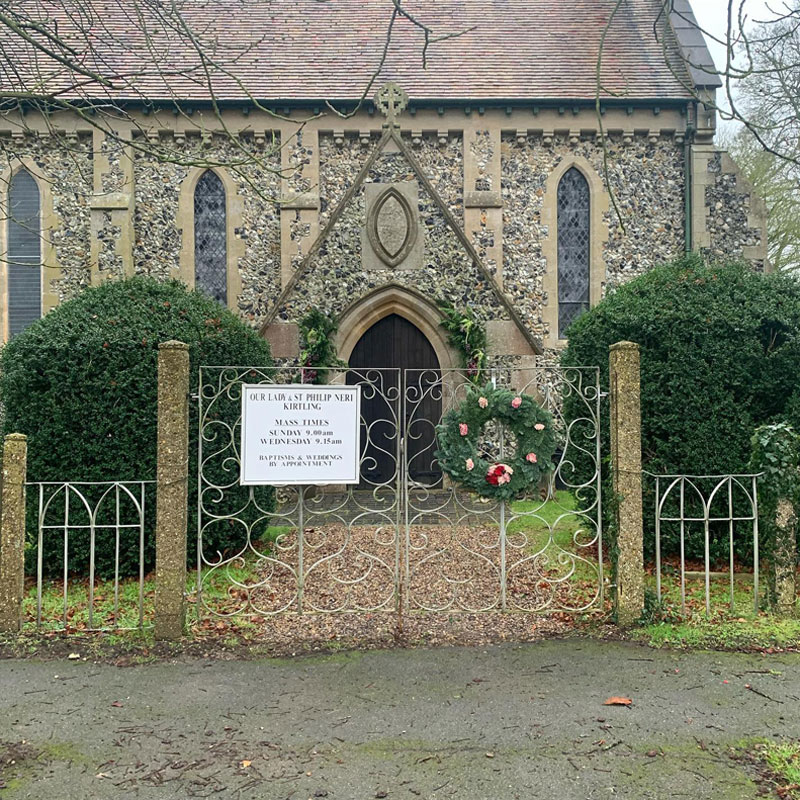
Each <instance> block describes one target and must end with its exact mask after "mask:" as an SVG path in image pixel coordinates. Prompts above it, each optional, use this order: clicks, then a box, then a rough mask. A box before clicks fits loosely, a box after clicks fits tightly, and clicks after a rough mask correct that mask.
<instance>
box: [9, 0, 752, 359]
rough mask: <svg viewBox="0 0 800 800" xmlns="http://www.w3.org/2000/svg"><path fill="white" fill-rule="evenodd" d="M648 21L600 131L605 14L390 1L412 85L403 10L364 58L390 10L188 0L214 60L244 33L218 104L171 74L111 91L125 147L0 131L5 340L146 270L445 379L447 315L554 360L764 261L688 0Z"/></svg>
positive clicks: (284, 341) (35, 128) (285, 355)
mask: <svg viewBox="0 0 800 800" xmlns="http://www.w3.org/2000/svg"><path fill="white" fill-rule="evenodd" d="M106 5H108V4H106ZM190 5H191V4H190ZM661 5H662V4H661V3H660V2H658V1H657V0H629V2H626V3H623V4H622V6H621V7H620V9H619V11H618V12H617V14H616V16H615V17H614V19H613V22H612V23H611V25H610V27H609V32H608V36H607V38H606V41H605V48H604V52H603V59H602V64H603V66H602V80H601V83H602V88H601V91H600V95H599V112H600V113H599V115H598V110H597V108H596V96H595V95H596V86H597V82H596V63H597V56H598V48H599V46H600V40H601V36H602V34H603V28H604V25H605V24H606V22H607V21H608V19H609V16H610V14H611V12H612V9H613V7H614V6H615V3H614V2H611V0H573V1H572V2H570V3H559V2H553V1H552V0H486V1H485V2H477V0H475V1H474V2H473V0H413V1H412V0H408V2H407V3H406V4H405V6H407V7H408V9H409V10H410V11H413V13H414V14H415V15H416V16H417V17H418V18H419V19H421V20H423V21H424V22H425V24H427V25H429V26H430V27H431V29H432V30H433V31H434V33H435V34H436V35H438V36H439V37H440V40H439V41H436V42H434V43H432V44H430V46H429V47H428V49H427V51H426V52H425V60H426V64H425V68H423V63H422V62H423V50H424V33H423V31H422V30H421V29H420V28H419V27H418V26H416V25H414V24H412V22H411V21H409V20H408V19H405V18H402V17H400V18H398V19H397V20H396V21H395V23H394V26H393V31H392V36H391V39H390V41H389V45H388V48H387V51H386V58H385V62H384V63H383V64H382V66H381V64H380V62H381V55H382V51H383V47H384V43H385V40H386V33H387V23H388V21H389V17H390V15H391V8H392V4H391V2H388V0H331V2H328V3H318V2H312V0H293V1H292V2H289V1H288V0H285V1H284V0H273V1H272V2H267V0H257V1H256V2H251V3H247V4H241V3H239V2H237V1H236V0H220V1H219V2H216V3H210V4H209V3H199V2H198V9H197V14H196V17H197V18H196V19H195V20H194V22H195V23H196V24H206V23H207V24H209V25H211V26H212V27H213V28H215V29H218V30H219V32H220V42H221V45H220V46H224V43H225V40H226V39H225V37H226V36H234V35H235V30H236V29H238V28H237V26H244V25H247V26H249V27H250V28H252V29H253V30H257V31H258V34H259V37H258V40H257V42H256V43H255V44H254V46H253V47H252V48H249V49H248V50H247V51H246V52H245V53H244V54H243V55H242V56H241V57H240V58H238V59H237V60H236V62H235V65H234V67H232V73H235V74H232V73H228V72H226V74H225V75H224V76H222V77H220V79H219V80H217V81H215V87H216V90H215V103H213V104H212V102H211V98H210V96H209V93H208V89H207V86H204V85H203V84H202V82H198V81H195V80H193V79H192V78H191V77H188V76H187V77H181V76H180V75H175V74H173V77H172V79H171V80H172V82H171V84H170V87H169V95H168V96H165V94H166V93H165V92H164V88H163V86H159V85H157V83H155V82H154V83H153V84H152V86H151V85H149V84H148V83H147V82H146V81H145V82H144V83H143V85H142V86H141V87H140V91H141V93H142V97H145V98H146V99H149V102H143V101H142V98H141V97H140V98H139V99H138V100H137V101H136V102H133V101H131V102H127V101H126V102H124V103H123V101H122V100H120V106H123V105H124V106H125V114H124V115H120V122H119V125H120V130H121V132H122V133H124V134H125V136H126V137H127V139H128V140H130V142H131V143H129V144H126V145H125V146H121V145H120V144H119V141H118V140H115V139H114V138H113V137H109V136H107V135H105V134H104V133H103V132H102V130H100V129H98V128H97V127H94V126H92V124H90V121H87V119H86V116H85V115H80V114H73V115H70V114H68V113H64V114H62V115H61V116H60V117H59V118H58V125H59V126H60V130H61V131H63V134H64V135H63V136H54V135H53V133H52V127H51V125H50V123H49V122H46V121H44V120H43V119H40V118H39V117H37V115H36V114H33V113H29V114H27V115H26V116H25V118H24V125H23V124H21V123H20V117H18V115H16V113H6V114H4V115H2V116H1V117H0V143H2V151H3V153H4V154H6V155H5V163H3V164H2V169H3V171H2V176H1V177H0V193H1V194H2V202H3V204H4V205H5V207H6V208H7V209H10V212H11V213H10V215H9V216H7V217H6V221H5V224H3V225H2V226H1V228H2V229H1V230H0V251H2V253H3V254H4V257H3V258H2V263H1V264H0V298H1V300H2V306H0V307H1V308H2V328H1V330H2V335H3V338H4V339H5V340H7V339H8V338H9V337H11V336H14V335H16V334H17V333H19V332H20V331H21V330H23V329H24V328H25V327H26V326H27V325H28V324H30V323H31V322H32V321H33V320H35V319H37V318H38V317H39V316H41V315H42V314H44V313H46V312H47V311H48V310H49V309H50V308H52V307H53V306H54V305H56V304H58V303H60V302H62V301H63V300H65V299H67V298H69V297H72V296H74V295H75V293H76V292H79V291H80V290H81V289H82V288H83V287H86V286H89V285H94V284H97V283H99V282H101V281H104V280H109V279H111V280H113V279H117V278H120V277H123V276H129V275H136V274H142V273H144V274H149V275H154V276H157V277H159V278H169V277H177V278H180V279H181V280H183V281H185V282H186V283H187V284H188V285H190V286H194V287H196V288H197V289H199V290H201V291H204V292H207V293H209V294H211V295H213V296H214V297H216V298H218V299H220V300H221V301H222V302H224V303H226V304H227V305H228V307H229V308H230V309H231V310H232V311H234V312H235V313H237V314H239V315H240V316H241V317H242V318H243V319H245V320H247V321H248V322H249V323H250V324H251V325H253V326H254V327H255V328H256V329H257V330H258V331H260V332H261V333H262V335H263V336H265V337H266V338H268V339H269V341H270V342H271V344H272V348H273V353H274V355H275V356H276V357H277V358H279V359H292V358H295V357H296V356H297V355H298V352H299V347H300V343H299V333H298V322H299V321H300V320H301V319H302V318H303V316H304V315H305V314H306V313H308V311H309V310H310V309H311V308H319V309H320V310H322V311H323V312H325V313H326V314H328V315H330V316H332V317H335V318H336V319H337V320H338V326H339V327H338V334H337V342H336V345H337V348H338V352H339V355H340V357H341V358H343V359H345V360H353V359H355V360H357V361H358V362H359V366H379V367H389V366H396V367H419V366H424V367H428V366H437V367H439V368H442V369H446V368H450V367H458V366H459V356H458V354H457V353H456V352H454V350H453V349H452V348H451V347H450V346H449V345H448V343H447V335H446V332H445V331H444V330H443V329H442V328H441V326H440V324H439V323H440V321H441V319H442V316H441V309H440V304H441V303H448V304H450V305H451V306H453V307H455V308H457V309H464V308H469V309H471V310H472V311H473V312H474V313H475V315H476V316H477V317H478V318H479V319H481V320H482V321H484V323H485V325H486V329H487V333H488V340H489V356H490V357H491V358H494V359H504V360H505V362H507V363H511V364H525V365H528V364H531V363H534V362H537V363H553V361H554V360H556V359H557V358H558V353H559V350H560V349H561V348H563V346H564V345H565V343H566V338H565V331H566V329H567V327H568V325H569V324H570V322H571V321H572V320H574V319H575V318H576V317H577V316H578V315H579V314H580V313H581V312H583V311H584V310H586V309H587V308H589V307H590V306H592V305H594V304H596V303H597V302H598V301H599V300H600V299H601V298H602V297H603V295H604V293H606V292H608V291H609V290H612V289H613V287H614V286H616V285H618V284H620V283H621V282H624V281H626V280H628V279H630V278H631V277H633V276H635V275H638V274H640V273H642V272H644V271H646V270H648V269H650V268H651V267H653V266H655V265H657V264H659V263H662V262H664V261H666V260H670V259H673V258H674V257H676V256H678V255H680V254H681V253H683V252H685V251H687V250H696V251H699V252H701V253H704V254H706V255H707V256H708V257H709V258H724V259H744V260H747V261H750V262H752V264H753V265H754V268H756V269H766V268H768V265H767V264H766V261H765V253H766V247H765V244H766V243H765V224H764V209H763V204H762V203H761V202H760V201H759V200H758V199H757V198H755V197H753V196H752V195H751V190H750V187H749V186H748V185H747V184H746V182H745V181H744V180H743V179H742V177H741V175H740V174H739V173H738V171H737V168H736V166H735V164H734V163H733V162H732V160H731V159H730V158H729V157H728V155H727V154H726V153H724V152H720V151H719V150H718V149H717V148H716V147H715V145H714V142H713V139H714V132H715V124H716V120H715V113H714V111H713V110H712V109H711V108H710V107H709V106H708V105H707V103H706V102H704V101H703V100H704V98H705V99H706V101H707V100H708V99H709V98H713V97H714V94H715V91H716V89H717V87H718V86H719V81H718V79H717V78H716V76H714V75H713V74H710V73H708V72H704V71H703V69H702V67H703V65H706V66H707V65H708V64H709V63H710V56H709V54H708V52H707V50H706V47H705V44H704V42H703V40H702V35H701V34H699V32H698V31H697V30H696V29H695V28H694V27H693V19H694V18H693V16H692V13H691V10H690V8H689V6H688V2H686V0H677V1H676V3H675V10H674V12H673V13H672V14H671V15H668V16H664V15H660V14H659V10H660V7H661ZM112 22H113V21H112ZM108 24H109V25H110V24H111V23H108ZM115 24H117V25H118V26H121V27H118V28H116V29H115V30H117V33H118V34H119V36H121V37H122V38H124V36H125V35H126V31H125V27H124V21H120V20H117V21H116V23H115ZM444 34H457V35H452V36H450V37H449V38H441V36H442V35H444ZM111 46H112V45H109V47H111ZM181 57H182V55H181V54H180V53H179V54H178V55H177V56H176V58H177V60H180V58H181ZM185 57H186V59H187V60H189V59H190V58H191V54H190V53H188V52H187V53H186V54H185ZM376 70H377V72H376ZM373 78H374V81H373V83H372V85H371V87H370V90H369V93H368V95H367V97H368V98H369V99H367V100H366V101H365V102H364V103H363V104H361V105H359V99H360V98H361V96H362V94H363V93H364V92H365V89H366V88H367V87H368V86H370V80H371V79H373ZM599 120H602V125H601V124H600V121H599ZM123 128H124V130H123ZM137 137H139V139H138V140H140V141H142V142H143V143H147V144H148V145H151V146H148V147H136V146H135V142H136V141H137ZM158 148H161V149H168V150H169V152H171V153H173V154H177V156H175V157H173V158H171V159H162V158H159V157H158V152H159V150H158ZM243 152H244V153H248V154H250V155H251V156H252V157H250V158H244V159H242V158H241V154H242V153H243ZM233 163H236V165H237V166H236V168H235V169H234V168H231V166H230V165H231V164H233ZM609 189H610V190H611V191H609ZM4 216H5V215H4ZM370 361H371V362H372V363H370ZM375 362H380V363H375Z"/></svg>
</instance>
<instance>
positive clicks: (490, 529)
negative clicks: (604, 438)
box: [197, 367, 604, 617]
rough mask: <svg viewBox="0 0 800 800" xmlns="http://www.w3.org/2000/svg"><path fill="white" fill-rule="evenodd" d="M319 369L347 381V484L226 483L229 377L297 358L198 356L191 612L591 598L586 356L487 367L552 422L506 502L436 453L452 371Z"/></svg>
mask: <svg viewBox="0 0 800 800" xmlns="http://www.w3.org/2000/svg"><path fill="white" fill-rule="evenodd" d="M318 372H319V374H320V375H323V376H324V381H325V382H327V383H329V384H339V385H345V384H347V385H359V386H361V391H362V417H361V421H360V430H361V443H360V453H361V481H360V483H359V484H358V485H353V486H327V487H279V488H277V489H273V488H270V487H252V486H248V487H242V486H240V485H239V470H240V451H239V447H240V442H239V440H240V432H241V387H242V384H245V383H247V384H253V383H260V384H286V383H291V382H293V381H295V380H297V378H298V375H297V370H296V369H290V368H285V369H283V368H282V369H274V370H273V369H269V370H265V369H256V368H250V367H202V368H201V370H200V381H199V437H198V507H197V608H198V610H199V611H200V613H212V614H215V615H220V616H234V615H252V616H262V617H263V616H271V615H276V614H280V613H284V612H322V613H332V612H375V611H387V612H397V611H401V610H402V611H407V612H415V611H419V612H424V611H433V612H437V611H438V612H441V611H464V612H482V611H528V612H532V611H537V612H544V611H551V610H561V611H572V612H577V611H588V610H591V609H599V608H602V607H603V597H604V586H603V583H604V573H603V542H602V523H601V520H602V501H601V490H600V486H601V476H600V411H601V392H600V386H599V370H598V369H596V368H571V367H570V368H562V367H536V368H530V369H511V368H507V369H505V368H504V369H494V370H492V371H491V375H492V380H493V381H494V382H495V383H497V384H498V385H503V386H508V387H510V388H512V387H513V388H514V389H515V390H516V391H518V392H527V393H530V394H532V395H533V396H535V397H536V398H537V400H538V401H539V402H540V403H541V404H542V405H543V406H544V407H545V408H547V409H548V410H549V411H551V412H552V413H553V416H554V420H555V427H556V429H557V431H558V433H559V438H560V445H561V446H560V450H559V452H558V454H557V463H556V464H555V465H554V471H553V473H552V474H551V476H550V478H549V480H548V481H547V483H546V484H545V485H543V486H540V487H534V488H533V489H532V490H531V491H530V493H529V495H528V496H526V497H524V498H520V499H519V500H517V501H515V502H513V503H501V502H495V501H487V500H485V499H482V498H478V497H475V496H472V495H469V494H468V493H465V492H463V491H462V490H460V489H459V488H458V487H457V486H454V485H452V483H451V482H450V481H449V480H448V479H447V477H446V476H443V475H442V472H441V469H440V468H439V466H438V462H437V460H436V447H437V445H436V434H435V430H436V425H437V424H438V423H439V422H440V419H441V415H442V414H443V413H445V412H446V411H447V410H448V409H450V408H453V407H454V406H455V405H457V404H459V403H460V402H462V400H463V399H464V397H465V396H466V392H467V389H468V388H469V387H470V386H471V384H470V383H468V381H467V379H466V377H465V375H464V373H463V372H460V371H455V370H454V371H441V370H404V371H402V372H401V370H398V369H380V368H375V369H364V368H360V369H328V370H318ZM565 409H566V410H567V413H565ZM482 447H484V448H486V449H487V452H490V453H493V454H496V455H498V456H501V455H503V456H506V457H507V456H508V455H509V454H510V453H512V452H513V448H514V447H515V442H514V441H513V437H509V436H508V435H507V434H506V433H505V432H504V431H503V430H502V429H499V430H491V429H489V428H488V426H487V429H486V430H485V431H484V436H483V444H482Z"/></svg>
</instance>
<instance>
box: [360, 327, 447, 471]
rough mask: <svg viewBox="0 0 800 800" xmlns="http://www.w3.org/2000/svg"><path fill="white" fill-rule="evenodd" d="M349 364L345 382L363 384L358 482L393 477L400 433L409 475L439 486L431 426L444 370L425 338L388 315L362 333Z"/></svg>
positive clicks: (439, 401) (437, 413)
mask: <svg viewBox="0 0 800 800" xmlns="http://www.w3.org/2000/svg"><path fill="white" fill-rule="evenodd" d="M349 364H350V370H351V371H350V372H349V373H348V383H352V384H355V383H361V384H362V386H363V387H364V388H363V389H362V399H361V414H362V420H363V421H362V431H361V441H362V466H361V477H362V483H363V484H364V485H365V486H370V485H376V484H378V485H380V484H387V483H391V482H393V481H394V480H395V478H396V474H397V468H398V459H397V452H398V443H399V442H398V435H399V436H400V437H402V438H403V439H404V441H405V447H406V463H407V465H408V476H409V478H411V479H412V480H413V481H415V482H418V483H422V484H424V485H426V486H436V485H438V484H439V483H440V482H441V470H440V469H439V467H438V464H437V463H436V460H435V458H434V456H433V454H434V451H435V450H436V441H435V432H434V427H435V426H436V425H437V424H438V422H439V420H440V419H441V415H442V399H441V395H442V393H441V376H442V373H441V365H440V363H439V358H438V357H437V355H436V351H435V350H434V348H433V346H432V344H431V343H430V341H429V340H428V338H427V337H426V336H425V334H424V333H423V332H422V331H421V330H420V329H419V328H418V327H417V326H416V325H414V323H413V322H411V321H409V320H408V319H406V318H405V317H403V316H401V315H400V314H394V313H393V314H387V315H386V316H384V317H383V318H381V319H379V320H378V321H377V322H375V323H374V324H373V325H371V326H370V327H369V328H368V329H367V330H366V331H365V332H364V333H363V334H362V335H361V337H360V338H359V339H358V341H357V342H356V344H355V346H354V347H353V349H352V351H351V353H350V357H349Z"/></svg>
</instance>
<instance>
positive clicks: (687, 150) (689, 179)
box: [683, 103, 697, 253]
mask: <svg viewBox="0 0 800 800" xmlns="http://www.w3.org/2000/svg"><path fill="white" fill-rule="evenodd" d="M693 112H694V113H693ZM696 112H697V106H696V105H693V104H692V103H690V104H689V105H688V106H687V107H686V134H685V136H684V139H683V160H684V177H685V180H684V197H683V217H684V220H683V241H684V251H685V252H686V253H691V252H692V235H693V232H692V213H693V208H692V183H693V175H692V142H693V140H694V133H695V125H694V118H695V115H696Z"/></svg>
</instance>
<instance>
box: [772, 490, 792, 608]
mask: <svg viewBox="0 0 800 800" xmlns="http://www.w3.org/2000/svg"><path fill="white" fill-rule="evenodd" d="M775 527H776V529H777V530H776V532H775V553H774V557H773V562H774V564H773V570H774V580H775V610H776V611H777V612H778V614H780V615H781V616H784V617H791V616H794V614H795V610H796V608H797V600H796V594H795V593H796V591H797V587H796V569H797V515H796V514H795V510H794V505H793V503H792V501H791V500H789V499H787V498H785V497H782V498H781V499H780V500H778V508H777V510H776V513H775Z"/></svg>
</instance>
